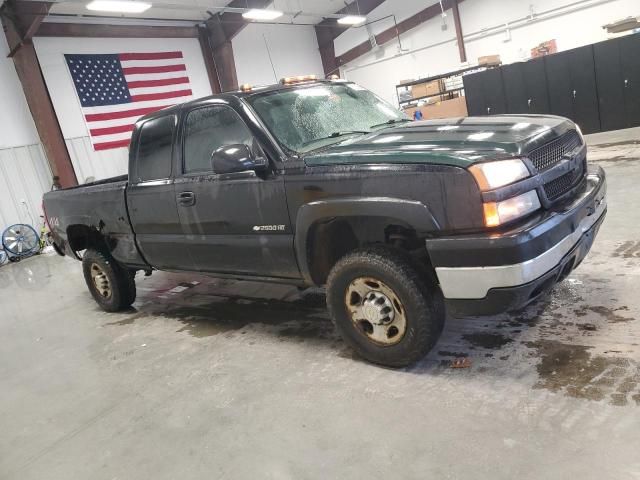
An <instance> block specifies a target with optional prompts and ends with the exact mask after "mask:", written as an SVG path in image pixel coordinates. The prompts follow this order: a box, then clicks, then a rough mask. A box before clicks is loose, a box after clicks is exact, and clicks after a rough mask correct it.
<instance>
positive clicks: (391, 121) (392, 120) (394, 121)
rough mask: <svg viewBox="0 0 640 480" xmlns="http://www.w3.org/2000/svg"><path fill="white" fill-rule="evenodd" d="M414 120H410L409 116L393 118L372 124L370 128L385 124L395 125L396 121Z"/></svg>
mask: <svg viewBox="0 0 640 480" xmlns="http://www.w3.org/2000/svg"><path fill="white" fill-rule="evenodd" d="M412 121H413V120H410V119H408V118H392V119H391V120H387V121H386V122H384V123H377V124H375V125H371V126H370V127H369V128H377V127H384V126H385V125H394V124H396V123H404V122H412Z"/></svg>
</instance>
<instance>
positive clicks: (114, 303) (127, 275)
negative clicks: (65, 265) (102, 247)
mask: <svg viewBox="0 0 640 480" xmlns="http://www.w3.org/2000/svg"><path fill="white" fill-rule="evenodd" d="M82 271H83V273H84V280H85V282H86V283H87V287H89V292H91V295H92V296H93V298H94V300H95V301H96V302H97V303H98V305H100V307H101V308H102V309H103V310H105V311H107V312H117V311H119V310H123V309H125V308H127V307H130V306H131V304H132V303H133V302H134V301H135V299H136V284H135V280H134V276H133V275H132V274H131V272H130V271H129V270H127V269H126V268H124V267H122V266H120V265H119V264H118V263H117V262H116V261H115V260H114V259H113V258H111V256H110V255H108V254H106V253H102V252H99V251H97V250H87V251H86V252H85V254H84V255H83V257H82Z"/></svg>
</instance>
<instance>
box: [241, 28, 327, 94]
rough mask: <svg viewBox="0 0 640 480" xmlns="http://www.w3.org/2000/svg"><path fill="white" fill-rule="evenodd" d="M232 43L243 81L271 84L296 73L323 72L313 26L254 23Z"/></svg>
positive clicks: (243, 30) (320, 73) (319, 73)
mask: <svg viewBox="0 0 640 480" xmlns="http://www.w3.org/2000/svg"><path fill="white" fill-rule="evenodd" d="M265 40H266V42H265ZM232 45H233V56H234V60H235V63H236V73H237V75H238V83H240V84H243V83H250V84H252V85H269V84H272V83H277V82H278V81H279V80H280V79H281V78H282V77H288V76H293V75H306V74H317V75H319V76H323V71H322V60H321V59H320V53H319V51H318V40H317V39H316V33H315V30H314V29H313V27H311V26H307V25H298V26H293V25H264V24H257V23H252V24H250V25H247V26H246V27H245V28H243V29H242V30H241V31H240V33H238V35H236V36H235V37H234V38H233V40H232ZM267 46H268V50H267ZM269 54H271V60H272V61H273V68H272V66H271V62H270V61H269ZM274 69H275V74H274Z"/></svg>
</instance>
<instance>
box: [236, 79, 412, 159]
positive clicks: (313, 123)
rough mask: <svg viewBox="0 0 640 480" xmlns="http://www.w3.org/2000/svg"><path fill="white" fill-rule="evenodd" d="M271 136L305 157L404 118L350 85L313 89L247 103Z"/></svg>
mask: <svg viewBox="0 0 640 480" xmlns="http://www.w3.org/2000/svg"><path fill="white" fill-rule="evenodd" d="M248 101H249V103H250V104H251V106H252V107H253V108H254V110H255V111H256V112H257V113H258V115H260V117H261V118H262V120H263V122H264V123H265V124H266V126H267V127H268V128H269V130H270V131H271V133H272V134H273V135H274V136H275V137H276V138H277V139H278V141H280V143H281V144H283V145H284V146H285V147H286V148H288V149H289V150H292V151H294V152H296V153H305V152H308V151H310V150H315V149H317V148H321V147H324V146H327V145H330V144H332V143H337V142H340V141H343V140H345V139H347V138H349V137H350V136H356V135H362V134H364V133H368V132H370V131H371V130H372V129H374V128H380V127H382V126H384V125H388V124H393V123H395V122H398V121H405V120H407V117H406V116H405V115H404V114H403V113H401V112H399V111H398V110H396V109H395V108H393V107H392V106H391V105H389V104H388V103H386V102H385V101H384V100H382V99H380V98H379V97H377V96H376V95H374V94H373V93H371V92H370V91H368V90H366V89H364V88H362V87H360V86H358V85H356V84H353V83H342V84H328V85H314V86H311V87H303V86H302V87H300V88H296V89H291V90H281V91H276V92H269V93H265V94H263V95H255V96H252V97H250V98H249V99H248Z"/></svg>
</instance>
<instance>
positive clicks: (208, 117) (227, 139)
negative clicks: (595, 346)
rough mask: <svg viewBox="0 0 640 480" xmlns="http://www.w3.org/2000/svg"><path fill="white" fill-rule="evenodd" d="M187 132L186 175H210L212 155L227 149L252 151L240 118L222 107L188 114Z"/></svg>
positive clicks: (218, 106)
mask: <svg viewBox="0 0 640 480" xmlns="http://www.w3.org/2000/svg"><path fill="white" fill-rule="evenodd" d="M184 132H185V133H184V173H193V172H207V171H209V172H210V171H211V154H212V153H213V151H214V150H216V149H218V148H220V147H222V146H224V145H233V144H237V143H243V144H245V145H248V146H249V147H250V148H251V147H252V143H253V135H252V134H251V131H250V130H249V127H247V125H246V124H245V123H244V121H243V120H242V118H240V115H238V114H237V113H236V111H235V110H233V109H232V108H230V107H226V106H222V105H215V106H212V107H204V108H199V109H197V110H193V111H191V112H189V113H188V114H187V118H186V120H185V129H184Z"/></svg>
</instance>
